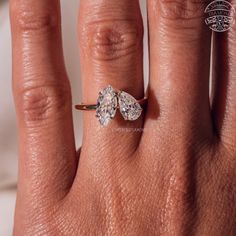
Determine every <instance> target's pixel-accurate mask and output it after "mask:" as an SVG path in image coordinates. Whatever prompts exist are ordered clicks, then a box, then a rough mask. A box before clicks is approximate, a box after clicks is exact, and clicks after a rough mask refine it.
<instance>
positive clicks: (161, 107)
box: [145, 0, 211, 142]
mask: <svg viewBox="0 0 236 236" xmlns="http://www.w3.org/2000/svg"><path fill="white" fill-rule="evenodd" d="M204 7H205V4H204V1H202V0H201V1H200V0H199V1H193V0H190V1H187V0H185V1H183V0H176V1H168V0H167V1H163V0H149V1H148V15H149V29H150V32H149V34H150V64H151V65H150V86H149V108H148V114H147V120H148V122H147V124H146V126H145V128H147V130H150V132H145V134H146V135H147V138H148V139H149V140H150V135H153V130H155V129H158V131H157V132H158V133H160V130H159V129H162V128H163V129H162V131H164V132H168V134H169V135H172V137H175V135H173V133H172V132H170V130H172V131H174V130H175V131H176V133H177V134H180V135H181V136H182V135H185V134H186V135H189V134H190V133H191V132H195V131H196V132H201V133H202V134H204V135H207V136H208V135H209V133H210V132H211V119H210V108H209V107H210V106H209V66H210V30H208V29H207V27H206V26H205V24H204ZM157 111H159V113H158V112H157ZM161 123H165V125H164V126H163V125H161ZM167 127H168V128H167ZM193 129H194V130H193ZM190 130H191V132H190ZM169 135H167V136H169ZM154 142H155V141H154Z"/></svg>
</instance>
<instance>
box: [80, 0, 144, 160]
mask: <svg viewBox="0 0 236 236" xmlns="http://www.w3.org/2000/svg"><path fill="white" fill-rule="evenodd" d="M142 38H143V26H142V18H141V13H140V8H139V1H138V0H135V1H126V0H121V1H116V0H104V1H101V0H98V1H93V0H82V1H81V4H80V14H79V39H80V40H79V41H80V54H81V68H82V83H83V86H82V87H83V102H85V103H95V102H96V100H97V97H98V93H99V91H101V90H103V89H104V88H105V87H107V86H108V85H111V86H112V87H113V88H114V89H119V90H123V91H126V92H128V93H129V94H131V95H132V96H134V97H135V98H137V99H141V98H142V97H143V77H142ZM141 126H142V119H141V118H140V119H139V120H137V121H135V122H127V121H124V119H123V118H122V117H121V116H120V114H119V112H117V113H116V116H115V119H114V120H113V121H111V123H110V124H109V126H108V127H107V128H101V125H100V124H99V122H98V121H97V120H96V117H95V112H93V111H87V112H84V139H83V147H82V154H83V153H84V152H86V156H88V155H89V156H90V157H91V155H93V154H94V153H96V152H95V151H94V150H96V151H99V152H101V151H102V153H103V156H109V155H105V154H111V152H113V153H114V152H115V151H116V153H120V152H121V151H122V152H123V151H124V152H126V153H129V152H132V151H133V150H135V149H136V146H137V145H138V143H139V138H140V134H139V133H137V132H122V130H121V129H120V128H121V127H122V128H128V129H129V130H130V128H137V127H141ZM118 128H119V129H118ZM126 130H127V129H126ZM117 144H119V145H117ZM88 147H89V148H88ZM89 150H91V152H90V153H88V151H89ZM104 152H106V153H104ZM96 158H98V157H96ZM81 161H83V160H81Z"/></svg>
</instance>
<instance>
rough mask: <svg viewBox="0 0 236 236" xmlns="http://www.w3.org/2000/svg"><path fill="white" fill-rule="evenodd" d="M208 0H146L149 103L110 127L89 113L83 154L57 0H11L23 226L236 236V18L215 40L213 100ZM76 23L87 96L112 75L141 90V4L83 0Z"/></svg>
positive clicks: (39, 231)
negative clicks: (75, 130) (137, 115)
mask: <svg viewBox="0 0 236 236" xmlns="http://www.w3.org/2000/svg"><path fill="white" fill-rule="evenodd" d="M202 2H203V1H193V0H191V1H190V0H188V1H187V0H185V1H183V0H175V1H167V0H166V1H164V0H149V1H148V19H149V35H150V42H149V46H150V84H149V89H148V106H147V108H146V110H145V112H144V113H143V116H142V117H141V118H140V119H139V120H138V121H135V122H127V121H124V120H123V119H122V118H121V117H120V116H119V115H117V116H116V117H115V119H114V120H113V121H112V122H111V123H110V125H109V126H108V127H107V128H101V126H100V124H99V122H98V121H97V120H96V118H95V113H94V112H84V127H83V130H84V135H83V145H82V149H81V151H80V154H76V149H75V142H74V134H73V125H72V115H71V110H72V104H71V93H70V86H69V82H68V79H67V74H66V71H65V67H64V63H63V55H62V44H61V41H62V40H61V32H60V31H61V29H60V13H59V1H58V0H50V1H49V0H40V1H33V0H11V22H12V35H13V56H14V57H13V77H14V81H13V90H14V97H15V103H16V109H17V116H18V123H19V142H20V144H19V146H20V153H19V184H18V196H17V205H16V213H15V227H14V235H24V236H27V235H30V236H32V235H70V236H73V235H118V236H120V235H140V236H146V235H200V236H203V235H207V236H211V235H212V236H218V235H222V236H225V235H227V236H228V235H236V222H235V219H236V197H235V196H236V93H235V90H236V77H235V75H236V65H235V63H234V62H235V61H236V44H235V36H236V26H234V27H233V28H232V29H231V30H230V31H229V32H228V33H222V34H218V35H215V37H214V52H213V54H214V58H215V60H214V67H213V80H214V86H213V93H212V94H211V98H212V103H210V102H209V68H210V48H211V31H210V30H209V29H208V28H207V26H206V25H205V24H204V7H205V5H204V4H203V3H202ZM68 4H69V3H68ZM78 32H79V44H80V54H81V68H82V81H83V102H86V103H94V102H96V99H97V94H98V92H99V91H100V90H102V89H103V88H104V87H106V86H107V85H109V84H111V85H112V86H113V87H114V88H118V89H123V90H124V91H127V92H129V93H130V94H132V95H133V96H134V97H136V98H137V99H140V98H143V96H144V94H143V90H144V88H143V70H142V56H143V53H142V36H143V27H142V19H141V14H140V10H139V6H138V1H137V0H132V1H131V0H130V1H127V0H119V1H117V0H81V4H80V14H79V26H78ZM127 128H128V129H127ZM136 128H138V129H136ZM81 129H82V127H81ZM139 129H143V132H137V130H139Z"/></svg>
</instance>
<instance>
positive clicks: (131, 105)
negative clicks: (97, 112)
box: [119, 91, 143, 121]
mask: <svg viewBox="0 0 236 236" xmlns="http://www.w3.org/2000/svg"><path fill="white" fill-rule="evenodd" d="M119 108H120V113H121V115H122V116H123V117H124V119H125V120H131V121H133V120H137V119H138V118H139V117H140V115H141V114H142V110H143V109H142V108H141V106H140V104H139V103H138V102H137V100H136V99H135V98H134V97H133V96H131V95H130V94H128V93H126V92H123V91H122V92H120V93H119Z"/></svg>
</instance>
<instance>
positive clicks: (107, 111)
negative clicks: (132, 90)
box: [96, 85, 118, 126]
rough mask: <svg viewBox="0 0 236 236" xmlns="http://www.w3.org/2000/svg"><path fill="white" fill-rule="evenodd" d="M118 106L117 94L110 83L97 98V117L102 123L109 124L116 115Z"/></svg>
mask: <svg viewBox="0 0 236 236" xmlns="http://www.w3.org/2000/svg"><path fill="white" fill-rule="evenodd" d="M117 106H118V101H117V94H116V92H115V90H114V89H113V88H112V87H111V86H110V85H109V86H108V87H107V88H105V89H103V90H102V91H101V92H100V93H99V97H98V100H97V109H96V117H97V118H98V120H99V122H100V124H101V125H103V126H107V125H108V124H109V122H110V121H111V120H112V119H113V118H114V117H115V114H116V110H117Z"/></svg>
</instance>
